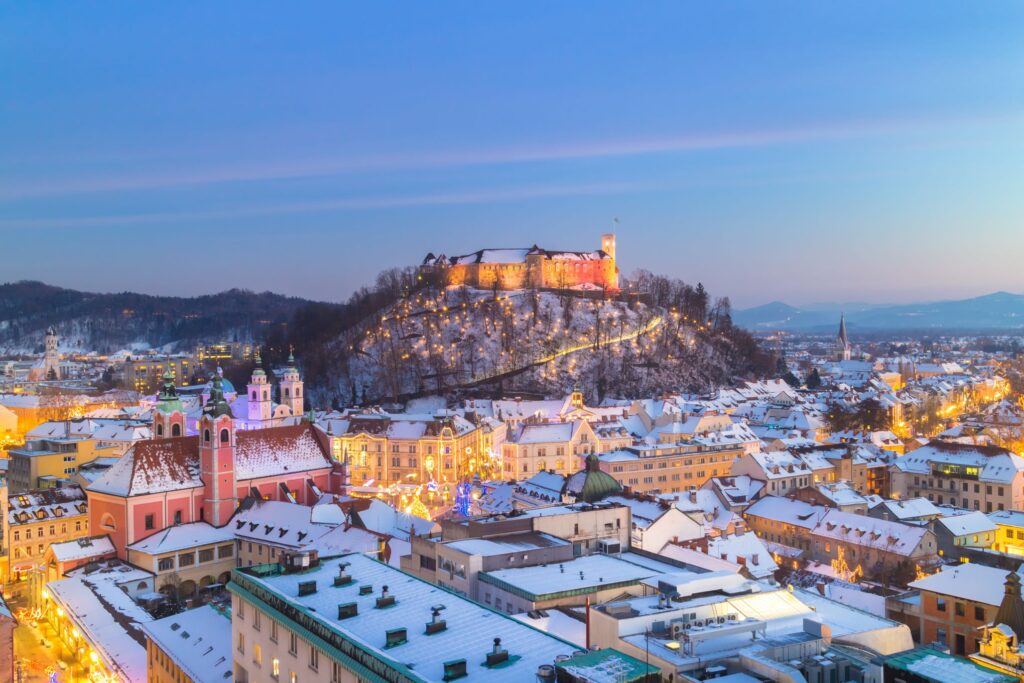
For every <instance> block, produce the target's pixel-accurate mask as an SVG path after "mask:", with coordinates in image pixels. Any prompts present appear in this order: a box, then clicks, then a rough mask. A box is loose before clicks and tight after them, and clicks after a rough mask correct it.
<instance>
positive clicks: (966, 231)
mask: <svg viewBox="0 0 1024 683" xmlns="http://www.w3.org/2000/svg"><path fill="white" fill-rule="evenodd" d="M616 219H617V223H616ZM612 229H614V230H615V231H616V232H617V235H618V252H619V253H618V258H619V264H620V269H621V271H622V272H623V273H626V274H628V273H630V272H632V271H633V270H635V269H637V268H644V269H647V270H650V271H652V272H656V273H662V274H665V275H670V276H673V277H678V278H681V279H683V280H686V281H688V282H691V283H696V282H703V283H704V285H705V286H706V287H707V288H708V289H709V290H710V291H711V293H712V294H713V295H717V296H728V297H730V299H731V300H732V302H733V305H734V306H737V307H745V306H752V305H757V304H762V303H766V302H769V301H773V300H783V301H787V302H789V303H791V304H797V305H799V304H805V303H811V302H821V301H836V302H845V301H864V302H874V303H886V302H892V303H900V302H911V301H921V300H932V299H943V298H963V297H968V296H975V295H980V294H984V293H988V292H992V291H996V290H1007V291H1014V292H1021V291H1024V282H1022V277H1021V269H1020V267H1019V262H1020V258H1021V255H1022V254H1024V3H1019V2H987V3H977V2H966V1H965V2H902V3H890V2H872V1H870V0H868V1H865V2H859V3H815V2H805V3H790V2H772V3H764V2H753V1H752V2H740V1H737V2H726V3H695V2H694V3H680V2H669V3H657V2H650V3H622V2H564V3H539V2H538V3H529V2H527V3H524V2H508V3H504V2H483V3H482V2H429V3H428V2H409V3H384V2H382V3H345V2H323V3H318V2H305V3H288V4H281V3H269V2H268V3H262V2H257V1H254V0H246V1H245V2H227V1H225V2H217V3H130V2H106V3H60V2H57V3H35V2H31V3H30V2H21V3H3V4H0V282H2V281H13V280H21V279H36V280H43V281H45V282H48V283H51V284H56V285H61V286H66V287H73V288H77V289H86V290H92V291H125V290H131V291H141V292H147V293H154V294H174V295H193V294H200V293H210V292H216V291H222V290H225V289H228V288H231V287H244V288H248V289H253V290H257V291H264V290H272V291H276V292H281V293H285V294H293V295H298V296H304V297H309V298H314V299H320V300H329V301H342V300H344V299H346V298H347V297H348V296H349V295H350V294H351V292H352V291H353V290H354V289H355V288H357V287H359V286H361V285H364V284H369V283H372V280H373V278H374V276H375V274H376V273H377V272H378V271H380V270H382V269H385V268H389V267H394V266H405V265H413V264H417V263H419V262H420V261H421V260H422V258H423V256H424V255H425V254H426V253H427V252H435V253H446V254H449V255H452V254H459V253H466V252H471V251H475V250H477V249H480V248H484V247H514V246H530V245H532V244H539V245H541V246H542V247H545V248H549V249H571V250H589V249H597V248H598V247H599V245H600V235H601V233H602V232H605V231H609V230H612Z"/></svg>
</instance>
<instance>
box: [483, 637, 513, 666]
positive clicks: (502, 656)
mask: <svg viewBox="0 0 1024 683" xmlns="http://www.w3.org/2000/svg"><path fill="white" fill-rule="evenodd" d="M507 661H508V650H504V649H502V647H501V638H495V639H494V647H493V648H491V651H490V652H488V653H487V662H486V664H487V666H488V667H492V666H498V665H499V664H504V663H505V662H507Z"/></svg>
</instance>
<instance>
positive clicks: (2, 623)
mask: <svg viewBox="0 0 1024 683" xmlns="http://www.w3.org/2000/svg"><path fill="white" fill-rule="evenodd" d="M2 604H3V601H2V600H0V605H2ZM15 626H16V624H15V622H14V619H12V618H10V617H6V616H0V680H2V681H13V680H14V627H15Z"/></svg>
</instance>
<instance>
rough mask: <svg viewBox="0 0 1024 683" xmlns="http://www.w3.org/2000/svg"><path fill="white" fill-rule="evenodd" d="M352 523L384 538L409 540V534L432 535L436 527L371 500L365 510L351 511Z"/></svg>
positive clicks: (431, 521) (419, 518)
mask: <svg viewBox="0 0 1024 683" xmlns="http://www.w3.org/2000/svg"><path fill="white" fill-rule="evenodd" d="M352 517H353V521H354V522H355V523H356V524H357V525H359V526H361V527H362V528H364V529H367V530H369V531H373V532H376V533H378V534H382V535H386V536H394V537H395V538H398V539H401V540H403V541H408V540H409V535H410V533H413V534H416V535H417V536H425V535H427V534H430V533H433V532H434V531H435V530H436V529H437V527H438V525H437V523H436V522H434V521H433V520H430V519H423V518H422V517H417V516H416V515H410V514H409V513H408V512H402V511H400V510H396V509H395V508H393V507H391V506H390V505H388V504H387V503H385V502H384V501H382V500H377V499H373V500H371V501H370V505H369V507H367V508H366V509H365V510H358V511H353V513H352Z"/></svg>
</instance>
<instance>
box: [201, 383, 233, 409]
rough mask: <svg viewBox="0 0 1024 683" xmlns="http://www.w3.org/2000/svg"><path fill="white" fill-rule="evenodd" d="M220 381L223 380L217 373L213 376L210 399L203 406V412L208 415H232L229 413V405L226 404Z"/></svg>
mask: <svg viewBox="0 0 1024 683" xmlns="http://www.w3.org/2000/svg"><path fill="white" fill-rule="evenodd" d="M222 382H223V380H222V379H221V376H220V374H219V373H218V374H215V375H214V376H213V384H212V385H211V386H210V400H208V401H207V402H206V405H205V406H204V407H203V412H204V413H205V414H207V415H209V416H210V417H219V416H220V415H227V416H228V417H234V416H233V415H232V414H231V406H229V405H228V402H227V400H226V399H225V398H224V386H223V383H222Z"/></svg>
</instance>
